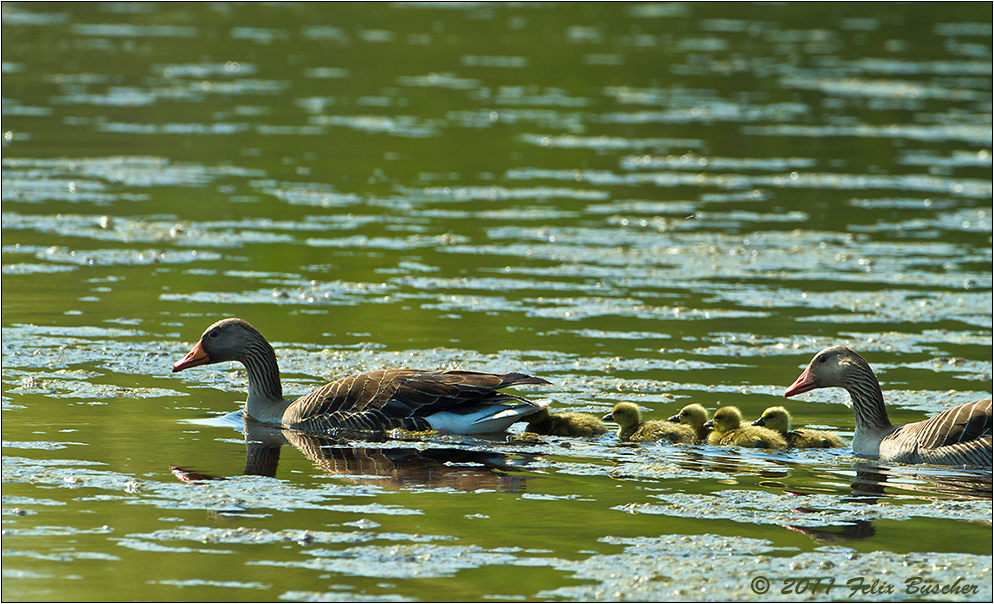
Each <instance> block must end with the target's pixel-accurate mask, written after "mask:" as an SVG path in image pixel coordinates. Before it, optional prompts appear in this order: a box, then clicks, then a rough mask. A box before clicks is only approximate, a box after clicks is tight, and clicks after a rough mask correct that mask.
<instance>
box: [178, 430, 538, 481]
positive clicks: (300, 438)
mask: <svg viewBox="0 0 994 604" xmlns="http://www.w3.org/2000/svg"><path fill="white" fill-rule="evenodd" d="M232 415H236V414H232ZM230 421H231V420H228V421H227V422H225V423H230ZM212 423H213V422H212ZM242 427H243V433H244V434H245V447H246V450H245V472H244V474H245V475H253V476H269V477H275V476H276V471H277V468H278V467H279V461H280V453H281V450H282V448H283V447H284V446H288V445H289V446H293V447H295V448H296V449H298V450H300V452H302V453H303V454H304V456H305V457H307V459H309V460H311V462H313V464H314V465H315V467H317V468H319V469H320V470H322V471H323V472H326V473H327V474H330V475H333V476H336V477H340V478H342V479H344V480H348V481H349V482H351V483H353V484H362V485H383V486H390V487H395V488H411V487H421V488H428V489H452V490H457V491H476V490H480V489H487V490H494V491H498V492H501V493H520V492H524V483H525V478H524V477H523V476H520V475H517V474H512V473H514V472H521V471H522V470H524V469H525V467H526V466H527V465H528V464H529V463H531V462H532V461H534V459H535V458H536V457H537V456H534V455H528V454H524V453H519V454H515V455H514V457H513V459H512V458H511V456H508V455H505V454H502V453H496V452H493V451H481V450H475V449H469V448H461V447H445V448H442V447H438V448H435V447H427V448H423V447H414V446H406V447H405V446H399V444H400V443H401V442H403V441H394V440H388V439H387V438H386V436H384V435H382V434H379V435H370V434H366V433H364V434H362V435H361V436H362V437H363V438H362V439H361V442H365V443H367V445H365V446H364V445H357V442H359V441H358V440H356V439H346V438H333V437H329V436H318V435H312V434H304V433H301V432H296V431H293V430H287V429H281V428H275V427H271V426H265V425H261V424H257V423H255V422H245V423H244V424H243V426H242ZM356 436H359V435H356ZM410 436H411V437H413V438H417V436H418V435H417V433H411V434H410ZM419 442H422V443H423V441H419ZM394 443H397V444H398V446H391V445H393V444H394ZM170 469H171V470H172V472H173V474H174V475H176V477H177V478H178V479H179V480H182V481H183V482H188V483H191V484H197V483H200V482H203V481H206V480H220V479H223V477H218V476H212V475H210V474H204V473H199V472H193V471H190V470H187V469H185V468H182V467H179V466H172V467H171V468H170Z"/></svg>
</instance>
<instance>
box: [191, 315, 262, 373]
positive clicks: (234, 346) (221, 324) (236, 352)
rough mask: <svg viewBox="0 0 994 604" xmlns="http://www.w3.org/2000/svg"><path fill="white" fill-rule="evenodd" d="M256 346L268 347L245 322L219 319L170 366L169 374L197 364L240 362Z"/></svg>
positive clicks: (257, 333) (258, 334) (260, 335)
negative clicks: (190, 348) (171, 369)
mask: <svg viewBox="0 0 994 604" xmlns="http://www.w3.org/2000/svg"><path fill="white" fill-rule="evenodd" d="M260 343H261V344H264V345H265V346H266V347H268V346H269V344H267V343H266V340H265V338H263V337H262V334H260V333H259V332H258V331H257V330H256V329H255V328H254V327H252V326H251V325H249V324H248V322H246V321H244V320H242V319H234V318H232V319H222V320H220V321H218V322H217V323H215V324H213V325H211V326H210V327H208V328H207V330H206V331H204V335H202V336H201V337H200V341H199V342H197V344H196V345H195V346H194V347H193V349H192V350H190V352H188V353H187V355H186V356H185V357H183V358H182V359H180V360H179V361H177V362H176V364H175V365H173V373H175V372H177V371H183V370H184V369H188V368H190V367H196V366H198V365H210V364H212V363H222V362H224V361H242V360H243V359H244V358H245V356H246V353H247V351H249V350H250V349H252V348H257V347H259V345H260ZM270 349H271V347H270Z"/></svg>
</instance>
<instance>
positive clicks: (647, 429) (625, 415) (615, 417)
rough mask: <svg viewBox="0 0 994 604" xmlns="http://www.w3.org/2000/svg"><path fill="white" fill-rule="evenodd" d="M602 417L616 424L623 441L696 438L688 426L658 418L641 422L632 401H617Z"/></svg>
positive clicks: (688, 440)
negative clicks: (609, 411)
mask: <svg viewBox="0 0 994 604" xmlns="http://www.w3.org/2000/svg"><path fill="white" fill-rule="evenodd" d="M602 419H603V420H604V421H606V422H615V423H616V424H618V439H619V440H621V441H623V442H632V443H646V442H653V441H657V440H668V441H670V442H673V443H692V442H694V441H695V440H697V434H696V433H695V432H694V430H693V428H691V427H690V426H685V425H683V424H675V423H673V422H667V421H663V420H659V419H654V420H650V421H647V422H643V421H642V413H641V412H640V411H639V408H638V405H635V404H634V403H618V404H617V405H615V406H614V409H612V410H611V413H608V414H607V415H605V416H604V417H603V418H602Z"/></svg>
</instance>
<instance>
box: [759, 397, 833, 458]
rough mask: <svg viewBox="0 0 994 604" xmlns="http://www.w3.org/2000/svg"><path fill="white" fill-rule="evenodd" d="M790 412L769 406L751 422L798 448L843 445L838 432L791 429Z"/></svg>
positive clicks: (824, 447)
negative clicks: (771, 431)
mask: <svg viewBox="0 0 994 604" xmlns="http://www.w3.org/2000/svg"><path fill="white" fill-rule="evenodd" d="M790 423H791V418H790V413H789V412H788V411H787V410H786V409H784V408H783V407H770V408H768V409H767V410H766V411H763V415H761V416H760V418H759V419H757V420H756V421H754V422H752V425H754V426H763V427H765V428H769V429H770V430H773V431H775V432H779V433H780V436H783V437H784V438H785V439H787V444H788V445H790V446H791V447H797V448H798V449H830V448H833V447H844V446H846V445H845V443H843V442H842V439H841V438H839V435H838V434H833V433H831V432H826V431H824V430H811V429H809V428H803V429H801V430H791V429H790V428H791V426H790Z"/></svg>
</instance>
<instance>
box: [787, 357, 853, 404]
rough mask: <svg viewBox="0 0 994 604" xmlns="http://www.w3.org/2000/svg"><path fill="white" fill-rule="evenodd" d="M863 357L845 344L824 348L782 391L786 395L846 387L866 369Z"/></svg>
mask: <svg viewBox="0 0 994 604" xmlns="http://www.w3.org/2000/svg"><path fill="white" fill-rule="evenodd" d="M868 368H869V365H867V363H866V361H865V360H864V359H863V357H861V356H859V355H858V354H856V352H855V351H853V350H850V349H849V348H846V347H845V346H833V347H832V348H826V349H825V350H822V351H821V352H819V353H818V354H816V355H815V356H814V358H812V359H811V362H810V363H808V366H807V368H806V369H805V370H804V372H803V373H801V375H800V377H798V378H797V380H795V381H794V383H793V384H791V385H790V387H789V388H787V390H786V391H785V392H784V393H783V395H784V396H786V397H791V396H794V395H795V394H801V393H802V392H808V391H810V390H814V389H815V388H831V387H833V386H838V387H841V388H846V387H847V386H848V385H849V384H850V383H851V382H852V380H853V379H854V378H855V377H856V376H857V374H858V373H860V370H863V369H868Z"/></svg>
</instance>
